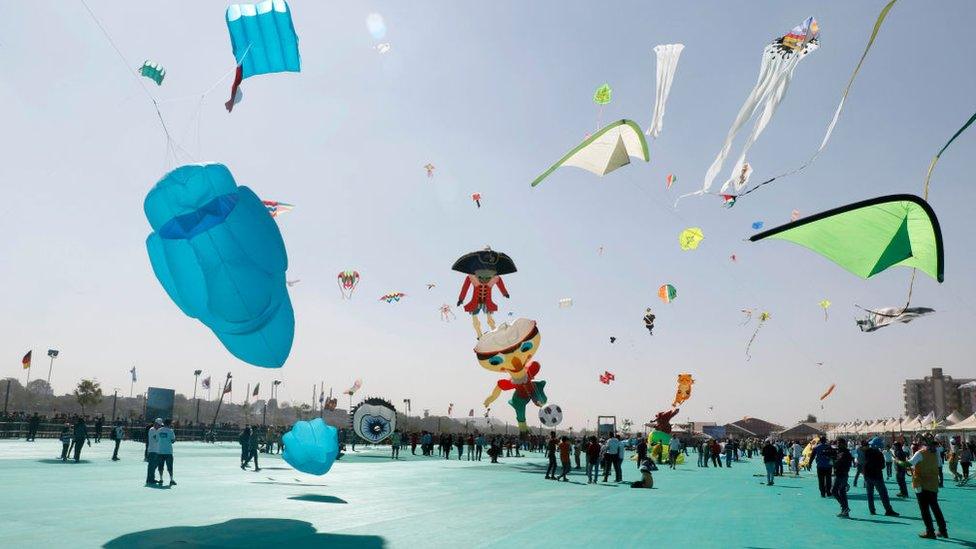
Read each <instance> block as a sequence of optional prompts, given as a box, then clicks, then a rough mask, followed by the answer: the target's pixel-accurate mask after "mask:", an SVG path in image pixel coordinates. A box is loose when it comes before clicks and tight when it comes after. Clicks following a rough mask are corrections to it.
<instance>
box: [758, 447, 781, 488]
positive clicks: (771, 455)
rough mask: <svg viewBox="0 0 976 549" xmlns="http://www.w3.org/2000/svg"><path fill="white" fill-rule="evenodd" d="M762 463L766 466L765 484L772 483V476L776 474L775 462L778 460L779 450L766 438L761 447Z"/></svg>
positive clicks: (769, 484) (770, 484)
mask: <svg viewBox="0 0 976 549" xmlns="http://www.w3.org/2000/svg"><path fill="white" fill-rule="evenodd" d="M762 457H763V465H764V466H765V467H766V486H772V485H773V477H775V476H776V462H777V461H779V451H778V450H777V449H776V447H775V446H773V442H772V441H771V440H769V439H766V443H765V444H763V447H762Z"/></svg>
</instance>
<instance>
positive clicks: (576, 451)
mask: <svg viewBox="0 0 976 549" xmlns="http://www.w3.org/2000/svg"><path fill="white" fill-rule="evenodd" d="M583 444H584V442H583V440H573V458H574V459H575V461H576V469H577V470H578V469H580V468H581V467H580V454H582V453H583Z"/></svg>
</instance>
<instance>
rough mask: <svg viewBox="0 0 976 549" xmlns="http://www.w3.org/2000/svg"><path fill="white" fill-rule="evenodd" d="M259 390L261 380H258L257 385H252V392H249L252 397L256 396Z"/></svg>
mask: <svg viewBox="0 0 976 549" xmlns="http://www.w3.org/2000/svg"><path fill="white" fill-rule="evenodd" d="M260 390H261V382H260V381H259V382H258V384H257V385H255V386H254V392H253V393H251V396H252V397H256V396H258V392H259V391H260Z"/></svg>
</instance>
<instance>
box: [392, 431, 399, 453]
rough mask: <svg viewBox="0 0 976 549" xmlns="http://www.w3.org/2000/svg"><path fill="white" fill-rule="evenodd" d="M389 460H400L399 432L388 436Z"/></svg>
mask: <svg viewBox="0 0 976 549" xmlns="http://www.w3.org/2000/svg"><path fill="white" fill-rule="evenodd" d="M390 459H400V431H393V434H392V435H390Z"/></svg>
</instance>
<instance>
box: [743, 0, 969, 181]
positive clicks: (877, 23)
mask: <svg viewBox="0 0 976 549" xmlns="http://www.w3.org/2000/svg"><path fill="white" fill-rule="evenodd" d="M897 1H898V0H891V1H890V2H888V3H887V4H885V7H884V8H882V9H881V13H879V14H878V18H877V20H875V22H874V29H873V30H872V31H871V37H870V38H869V39H868V44H867V46H865V47H864V52H863V53H861V59H860V60H858V62H857V66H855V67H854V72H853V73H851V77H850V79H849V80H848V81H847V86H846V87H845V88H844V93H843V95H841V98H840V103H839V104H838V105H837V109H836V110H835V111H834V116H833V118H832V119H831V120H830V124H828V125H827V131H826V132H825V133H824V137H823V140H822V141H821V142H820V147H818V148H817V150H816V151H815V152H814V153H813V155H812V156H811V157H810V158H809V159H808V160H807V161H806V162H804V163H803V164H801V165H800V166H799V167H797V168H795V169H793V170H790V171H788V172H784V173H781V174H779V175H776V176H773V177H771V178H769V179H767V180H765V181H763V182H762V183H759V184H757V185H756V186H754V187H752V188H751V189H749V190H747V191H745V192H743V193H741V194H739V195H738V196H740V197H741V196H745V195H747V194H749V193H751V192H752V191H755V190H756V189H758V188H760V187H762V186H765V185H768V184H770V183H772V182H773V181H776V180H777V179H781V178H783V177H789V176H791V175H794V174H797V173H799V172H801V171H803V170H805V169H806V168H807V166H809V165H811V164H813V162H814V161H815V160H816V159H817V157H819V156H820V153H821V152H823V150H824V149H825V148H826V147H827V142H828V141H830V136H831V134H832V133H833V132H834V126H836V125H837V120H838V119H839V118H840V113H841V111H843V110H844V103H846V102H847V95H848V94H849V93H850V92H851V87H853V85H854V79H855V78H856V77H857V73H858V72H859V71H860V70H861V65H863V64H864V59H865V58H867V56H868V52H869V51H871V46H873V45H874V40H875V38H877V37H878V32H879V31H881V25H882V24H883V23H884V21H885V19H886V18H887V17H888V12H889V11H891V8H892V7H893V6H894V5H895V2H897ZM974 116H976V115H974ZM970 122H972V120H970ZM933 165H934V162H933Z"/></svg>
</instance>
